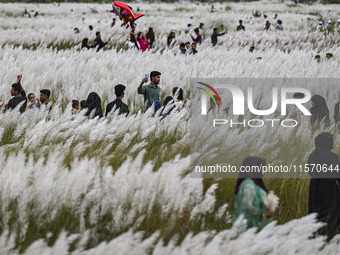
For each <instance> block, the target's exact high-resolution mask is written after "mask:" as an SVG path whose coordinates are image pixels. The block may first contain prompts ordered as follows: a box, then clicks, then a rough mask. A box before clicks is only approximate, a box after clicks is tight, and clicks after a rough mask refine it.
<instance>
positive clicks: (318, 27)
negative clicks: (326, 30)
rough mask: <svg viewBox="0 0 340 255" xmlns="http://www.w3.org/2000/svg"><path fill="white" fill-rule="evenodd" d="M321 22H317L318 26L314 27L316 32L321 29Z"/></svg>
mask: <svg viewBox="0 0 340 255" xmlns="http://www.w3.org/2000/svg"><path fill="white" fill-rule="evenodd" d="M322 24H323V23H322V21H319V25H318V26H317V27H316V30H320V29H321V28H322Z"/></svg>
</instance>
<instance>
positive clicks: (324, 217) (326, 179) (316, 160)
mask: <svg viewBox="0 0 340 255" xmlns="http://www.w3.org/2000/svg"><path fill="white" fill-rule="evenodd" d="M332 149H333V135H332V134H330V133H321V134H319V135H318V136H317V137H316V138H315V150H314V151H313V152H312V153H311V154H310V155H309V157H308V166H309V174H310V176H311V177H312V179H311V181H310V185H309V203H308V212H309V213H317V214H318V215H317V219H318V220H319V221H322V222H325V223H327V225H326V226H324V227H322V228H321V229H319V230H318V233H319V234H323V235H327V236H328V240H330V239H331V238H332V237H333V236H335V235H336V234H337V233H339V231H340V179H339V175H340V173H339V172H338V171H333V170H331V169H336V168H337V169H339V168H340V164H339V163H340V162H339V157H338V155H337V154H335V153H334V152H332V151H331V150H332ZM320 169H321V171H319V170H320ZM324 170H325V171H324Z"/></svg>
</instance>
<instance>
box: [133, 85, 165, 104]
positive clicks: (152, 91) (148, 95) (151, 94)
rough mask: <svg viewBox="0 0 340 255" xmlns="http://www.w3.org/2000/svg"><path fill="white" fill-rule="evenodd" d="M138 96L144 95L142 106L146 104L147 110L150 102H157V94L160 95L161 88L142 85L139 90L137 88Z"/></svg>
mask: <svg viewBox="0 0 340 255" xmlns="http://www.w3.org/2000/svg"><path fill="white" fill-rule="evenodd" d="M137 92H138V94H143V95H144V104H145V103H147V105H146V109H145V110H147V109H148V108H149V107H150V106H151V105H152V102H153V101H155V100H159V94H160V93H161V88H160V87H158V86H157V87H156V88H154V87H152V85H151V84H149V85H144V86H143V87H142V89H141V90H139V88H137Z"/></svg>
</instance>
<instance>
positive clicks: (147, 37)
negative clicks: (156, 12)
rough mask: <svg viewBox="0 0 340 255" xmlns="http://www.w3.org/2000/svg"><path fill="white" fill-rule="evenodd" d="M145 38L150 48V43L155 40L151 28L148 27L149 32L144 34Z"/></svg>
mask: <svg viewBox="0 0 340 255" xmlns="http://www.w3.org/2000/svg"><path fill="white" fill-rule="evenodd" d="M146 39H147V40H148V42H149V45H150V49H152V45H153V43H154V42H155V34H154V32H153V28H152V27H149V32H148V33H147V34H146Z"/></svg>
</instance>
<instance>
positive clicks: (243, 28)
mask: <svg viewBox="0 0 340 255" xmlns="http://www.w3.org/2000/svg"><path fill="white" fill-rule="evenodd" d="M236 30H237V31H240V30H244V31H245V30H246V29H245V27H244V26H243V25H239V26H237V28H236Z"/></svg>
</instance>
